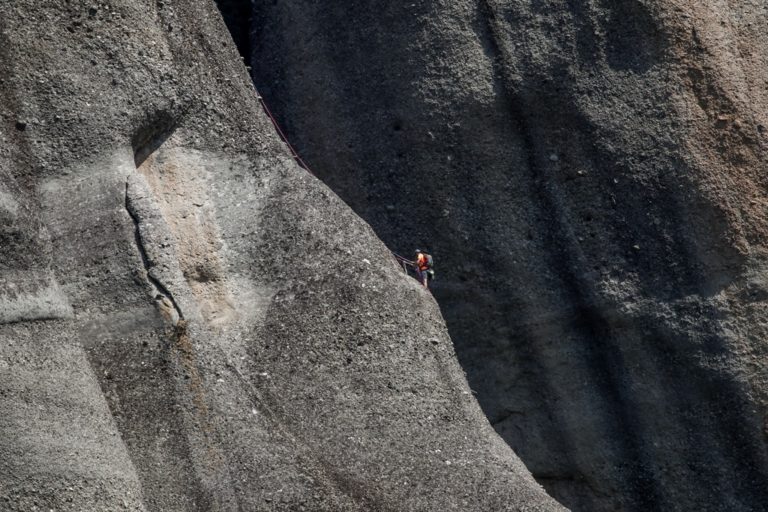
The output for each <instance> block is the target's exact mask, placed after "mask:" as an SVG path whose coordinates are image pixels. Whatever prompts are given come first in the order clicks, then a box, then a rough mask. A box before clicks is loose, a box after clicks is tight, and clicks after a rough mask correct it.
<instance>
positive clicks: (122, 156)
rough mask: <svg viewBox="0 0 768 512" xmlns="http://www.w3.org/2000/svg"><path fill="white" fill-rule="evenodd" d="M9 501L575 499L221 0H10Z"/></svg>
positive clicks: (6, 11) (180, 504) (2, 128)
mask: <svg viewBox="0 0 768 512" xmlns="http://www.w3.org/2000/svg"><path fill="white" fill-rule="evenodd" d="M0 173H1V175H2V180H0V219H1V223H0V509H2V510H4V511H25V512H26V511H32V510H46V511H47V510H57V511H78V512H95V511H116V510H134V511H145V512H150V511H157V512H160V511H162V512H172V511H214V510H215V511H234V510H243V511H244V510H248V511H256V510H312V511H334V512H336V511H346V510H350V511H351V510H361V511H362V510H365V511H373V510H377V511H379V510H380V511H386V510H389V511H401V510H408V511H430V510H435V511H437V510H440V511H443V510H462V511H466V510H478V511H481V510H482V511H486V510H530V511H550V510H552V511H554V510H562V507H561V506H560V505H558V504H557V503H556V502H555V501H554V500H553V499H552V498H550V497H549V496H547V494H546V493H545V492H544V490H543V489H542V488H541V486H540V485H539V484H538V483H536V482H535V481H534V479H533V478H532V477H531V475H530V474H529V473H528V472H527V470H526V468H525V467H524V466H523V464H522V463H521V462H520V460H519V459H518V458H517V457H516V456H515V454H514V453H513V452H512V450H511V449H510V448H509V447H508V446H507V445H506V444H505V443H504V442H503V441H502V440H501V438H500V437H499V436H498V435H497V434H496V433H495V432H494V431H493V429H492V428H491V426H490V424H489V423H488V421H487V419H486V418H485V416H484V415H483V413H482V411H481V409H480V408H479V406H478V405H477V403H476V401H475V399H474V397H473V396H472V394H471V392H470V389H469V387H468V386H467V382H466V380H465V378H464V375H463V373H462V370H461V367H460V366H459V363H458V361H457V360H456V357H455V353H454V349H453V346H452V344H451V340H450V338H449V337H448V333H447V331H446V329H445V325H444V323H443V321H442V318H441V315H440V312H439V310H438V308H437V305H436V303H435V302H434V301H433V300H432V298H431V296H430V295H429V294H428V293H426V292H424V291H423V290H422V289H421V288H420V287H419V286H418V285H417V283H415V282H414V281H413V280H411V279H408V278H406V277H405V276H404V275H403V273H402V272H401V270H400V269H399V267H398V266H397V264H396V262H395V261H394V260H393V259H392V257H391V255H390V254H389V251H388V250H387V248H386V247H385V246H384V245H383V244H382V243H381V242H380V241H379V240H378V239H377V238H376V236H375V235H374V234H373V232H372V230H371V229H370V228H369V226H368V225H367V224H366V223H365V222H363V221H362V220H361V219H360V218H358V217H357V216H356V215H355V214H354V213H353V212H352V211H351V210H350V209H349V208H348V207H347V206H346V205H344V204H343V203H342V202H341V201H340V200H339V199H338V198H337V197H336V196H335V195H334V194H333V193H332V192H330V191H329V190H328V189H327V188H326V187H325V186H324V185H322V184H321V183H320V182H319V181H318V180H317V179H315V178H314V177H312V176H311V175H309V174H308V173H306V172H305V171H303V170H302V169H299V168H298V167H297V166H296V165H295V164H294V162H293V161H292V159H291V158H290V155H289V154H288V152H287V150H286V148H285V147H284V146H283V145H282V144H281V143H280V141H279V139H278V138H277V136H276V134H275V133H274V130H273V127H272V125H271V124H270V123H269V121H268V120H267V119H266V117H265V116H264V115H263V113H262V112H261V111H260V108H259V106H258V103H257V101H256V96H255V92H254V89H253V86H252V84H251V83H250V80H249V77H248V75H247V73H246V70H245V67H244V66H243V63H242V61H241V60H240V58H239V55H238V54H237V52H236V50H235V48H234V46H233V44H232V39H231V38H230V36H229V34H228V33H227V31H226V28H225V26H224V24H223V22H222V20H221V17H220V15H219V13H218V11H217V10H216V8H215V6H214V4H213V2H210V1H199V0H178V1H168V0H166V1H160V0H158V1H154V0H152V1H150V0H108V1H93V2H84V1H81V0H60V1H46V2H39V1H35V0H14V1H13V2H2V3H0Z"/></svg>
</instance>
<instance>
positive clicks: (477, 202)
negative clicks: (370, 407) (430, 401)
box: [223, 0, 768, 511]
mask: <svg viewBox="0 0 768 512" xmlns="http://www.w3.org/2000/svg"><path fill="white" fill-rule="evenodd" d="M223 3H226V2H223ZM229 3H230V4H231V3H232V2H229ZM252 4H253V10H252V13H251V16H252V28H251V40H250V42H249V45H250V48H251V54H250V63H251V65H252V68H253V71H252V74H253V80H254V82H255V84H256V86H257V88H258V90H259V92H260V93H261V94H262V95H263V96H264V97H265V98H266V100H267V103H268V104H269V105H270V107H271V108H272V110H274V111H275V112H276V113H277V116H278V118H279V121H280V123H281V125H282V126H283V127H284V128H285V130H286V131H287V133H288V135H289V138H290V139H291V140H292V142H294V144H295V146H296V147H297V148H298V150H299V152H300V153H301V154H302V156H303V158H304V159H305V160H306V161H307V162H308V163H309V164H310V165H311V166H312V167H313V169H314V170H315V171H316V172H317V173H318V175H319V176H320V177H321V178H322V179H323V181H325V182H326V183H327V184H329V185H330V186H331V188H333V189H334V190H335V191H336V192H337V193H338V194H339V195H340V196H341V197H342V198H343V199H344V200H345V201H346V202H347V203H348V204H350V205H351V206H352V207H353V208H354V209H355V211H356V212H358V213H359V214H360V215H361V216H362V217H363V218H365V219H366V220H367V221H368V222H370V223H371V225H372V226H373V227H374V229H375V231H376V232H377V234H378V235H379V236H380V237H381V238H382V239H384V240H385V241H386V242H387V243H388V244H389V245H390V246H391V247H392V248H393V249H396V250H397V251H400V252H405V251H409V250H412V249H413V248H414V247H416V246H419V247H425V246H426V247H427V248H428V249H429V250H430V251H431V253H432V254H433V255H434V256H435V258H436V262H437V271H438V279H437V281H436V282H435V286H434V293H435V296H436V297H437V299H438V301H439V303H440V307H441V309H442V311H443V314H444V316H445V318H446V320H447V323H448V327H449V330H450V333H451V336H452V338H453V341H454V343H455V346H456V349H457V352H458V355H459V358H460V360H461V362H462V364H463V367H464V369H465V370H466V372H467V375H468V378H469V381H470V385H471V387H472V389H473V390H474V391H476V392H477V397H478V400H479V401H480V403H481V405H482V407H483V409H484V411H485V413H486V414H487V416H488V417H489V418H490V420H491V422H492V424H493V425H494V427H495V428H496V430H497V431H498V432H499V433H500V434H501V435H502V436H503V438H504V439H505V440H506V441H507V442H508V443H509V444H510V445H511V446H512V447H513V448H514V449H515V451H516V452H517V453H518V454H519V455H520V457H521V458H522V459H523V460H524V462H525V463H526V465H527V466H528V468H529V469H530V470H531V471H532V473H533V474H534V476H535V477H536V478H537V479H538V481H539V482H541V483H542V484H543V485H544V486H545V487H546V488H547V489H548V490H549V491H550V493H551V494H553V495H554V496H555V497H557V498H558V499H559V500H560V501H562V502H563V503H565V504H566V505H568V506H570V507H572V508H573V509H575V510H583V511H587V510H589V511H592V510H614V509H621V510H638V511H639V510H643V511H645V510H707V511H721V510H735V511H748V510H757V509H761V508H762V507H764V506H765V505H764V504H765V503H768V485H766V483H768V478H767V477H768V453H767V452H766V442H767V441H768V434H767V433H766V432H768V427H766V425H767V424H768V423H767V420H766V414H767V413H768V411H767V407H768V401H767V393H768V373H766V365H765V361H766V355H768V354H767V352H768V344H766V342H765V339H766V334H767V332H766V326H767V325H768V323H767V322H766V321H767V320H768V318H767V317H766V313H765V311H766V306H767V305H768V304H766V301H768V293H767V292H768V283H767V282H766V273H765V272H766V226H767V224H766V214H765V208H766V204H768V197H767V196H766V178H765V173H764V172H763V170H764V168H765V165H766V163H767V162H766V157H765V136H766V135H765V131H766V128H765V126H767V125H768V124H767V123H768V119H766V112H768V110H766V107H767V106H768V102H767V101H766V100H767V99H768V98H767V94H768V89H766V82H765V76H766V71H767V70H768V66H767V64H768V62H766V59H767V58H766V55H768V38H766V36H765V34H766V33H768V30H766V29H768V26H767V25H766V20H767V19H768V18H766V14H768V13H767V12H766V7H765V5H763V4H762V3H760V2H736V1H722V2H709V3H701V5H699V4H700V3H695V2H684V3H679V2H672V1H667V0H646V1H641V0H620V1H611V2H609V1H602V0H592V1H588V2H572V1H557V2H555V1H548V2H541V1H518V0H481V1H478V2H475V1H472V2H470V1H462V0H458V1H457V0H450V1H440V0H433V1H427V2H405V3H397V2H394V3H393V2H376V1H360V2H342V1H331V2H310V1H301V0H299V1H292V2H269V1H259V0H257V1H255V2H252ZM694 4H695V5H694Z"/></svg>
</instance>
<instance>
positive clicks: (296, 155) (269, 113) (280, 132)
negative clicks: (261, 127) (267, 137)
mask: <svg viewBox="0 0 768 512" xmlns="http://www.w3.org/2000/svg"><path fill="white" fill-rule="evenodd" d="M256 97H257V98H259V103H261V108H263V109H264V113H265V114H267V117H268V118H269V120H270V121H272V125H273V126H274V127H275V130H277V134H278V135H280V138H281V139H282V141H283V142H284V143H285V145H286V146H288V149H290V150H291V154H292V155H293V159H294V160H296V163H298V164H299V166H301V167H302V168H303V169H304V170H305V171H307V172H308V173H309V174H311V175H312V176H315V177H316V176H317V175H316V174H315V173H314V172H313V171H312V169H310V168H309V166H308V165H307V163H306V162H305V161H304V160H302V158H301V157H300V156H299V153H297V152H296V150H295V149H294V147H293V146H292V145H291V143H290V141H288V137H286V136H285V133H284V132H283V130H282V129H281V128H280V125H279V124H277V119H275V116H274V115H272V111H271V110H269V107H268V106H267V104H266V102H265V101H264V98H262V97H261V95H260V94H257V95H256Z"/></svg>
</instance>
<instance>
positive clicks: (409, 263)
mask: <svg viewBox="0 0 768 512" xmlns="http://www.w3.org/2000/svg"><path fill="white" fill-rule="evenodd" d="M256 97H257V98H258V99H259V103H260V104H261V108H262V109H264V113H265V114H267V117H268V118H269V120H270V121H271V122H272V125H273V126H274V127H275V130H276V131H277V134H278V135H279V136H280V139H281V140H282V141H283V142H284V143H285V145H286V146H288V149H290V150H291V154H292V155H293V159H294V160H296V163H298V164H299V166H300V167H301V168H303V169H304V170H305V171H307V172H308V173H309V174H311V175H312V176H315V177H317V175H316V174H315V173H314V172H313V171H312V169H310V167H309V166H308V165H307V163H306V162H305V161H304V160H303V159H302V158H301V157H300V156H299V153H298V152H297V151H296V149H295V148H294V147H293V145H292V144H291V143H290V141H289V140H288V137H287V136H286V135H285V132H283V130H282V129H281V128H280V125H279V124H277V119H275V116H274V115H273V114H272V111H271V110H270V109H269V107H268V106H267V103H266V102H265V101H264V98H262V97H261V95H260V94H257V95H256ZM392 255H393V256H394V257H395V259H396V260H397V261H398V262H400V264H401V265H402V266H403V271H404V272H405V273H406V274H407V273H408V267H413V268H415V263H414V262H412V261H411V260H409V259H408V258H406V257H404V256H400V255H399V254H397V253H396V252H393V253H392Z"/></svg>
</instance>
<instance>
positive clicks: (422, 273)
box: [413, 249, 435, 288]
mask: <svg viewBox="0 0 768 512" xmlns="http://www.w3.org/2000/svg"><path fill="white" fill-rule="evenodd" d="M415 253H416V258H415V259H414V262H413V263H414V268H415V269H416V274H417V275H418V276H419V281H420V282H421V284H422V285H424V288H429V281H430V280H431V279H432V278H433V277H434V275H435V272H434V270H432V264H433V260H432V256H431V255H430V254H427V253H425V252H424V251H422V250H421V249H416V251H415Z"/></svg>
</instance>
